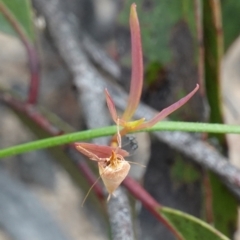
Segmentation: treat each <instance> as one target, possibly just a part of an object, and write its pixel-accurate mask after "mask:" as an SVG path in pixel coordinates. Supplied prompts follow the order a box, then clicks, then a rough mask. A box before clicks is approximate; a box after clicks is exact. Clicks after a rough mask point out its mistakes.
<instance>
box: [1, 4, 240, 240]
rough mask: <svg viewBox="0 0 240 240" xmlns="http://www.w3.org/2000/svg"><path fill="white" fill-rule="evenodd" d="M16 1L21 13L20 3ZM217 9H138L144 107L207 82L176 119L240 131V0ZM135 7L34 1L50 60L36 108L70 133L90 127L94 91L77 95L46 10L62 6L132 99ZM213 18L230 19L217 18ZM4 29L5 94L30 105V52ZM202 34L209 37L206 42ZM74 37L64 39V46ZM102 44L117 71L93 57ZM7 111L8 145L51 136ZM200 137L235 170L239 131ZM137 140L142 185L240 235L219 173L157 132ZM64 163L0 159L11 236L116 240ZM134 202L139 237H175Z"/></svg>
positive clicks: (43, 58)
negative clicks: (88, 107) (87, 107)
mask: <svg viewBox="0 0 240 240" xmlns="http://www.w3.org/2000/svg"><path fill="white" fill-rule="evenodd" d="M14 1H15V2H16V4H20V5H19V6H20V8H21V2H22V0H14ZM14 1H11V2H13V3H14ZM207 2H208V1H204V0H202V1H201V0H196V1H189V0H180V1H179V0H136V1H135V3H136V4H137V12H138V16H139V21H140V26H141V34H142V44H143V54H144V89H143V94H142V101H143V102H144V103H145V104H147V105H149V106H151V107H152V108H154V109H156V110H158V111H159V110H162V109H163V108H165V107H167V106H169V105H170V104H172V103H173V102H175V101H177V100H178V99H180V98H181V97H182V96H184V95H186V94H187V93H188V92H190V91H191V90H192V89H193V88H194V86H195V85H196V83H197V82H200V84H201V90H200V91H199V92H198V93H197V94H196V96H194V98H192V99H191V101H190V102H189V103H187V104H186V105H185V106H184V107H182V108H181V109H179V110H178V111H177V112H176V113H173V114H172V115H171V116H170V119H171V120H176V121H191V122H212V123H214V122H215V123H222V122H225V123H228V124H239V123H240V108H239V103H240V71H239V69H240V38H239V34H240V24H239V17H238V16H239V12H240V2H238V1H227V0H221V1H209V3H210V2H213V3H212V5H211V3H210V4H208V3H207ZM131 3H132V1H127V0H117V1H116V0H115V1H113V0H69V1H63V0H51V1H44V0H34V1H33V2H31V3H30V4H31V5H32V12H33V16H34V17H33V19H34V31H35V40H34V42H35V44H36V45H35V46H36V49H37V52H38V54H39V59H40V78H41V81H40V87H39V100H38V104H39V105H40V106H41V107H42V108H45V109H48V110H49V111H50V112H51V113H54V114H56V115H57V116H58V117H59V118H60V119H62V120H63V121H64V122H65V125H64V128H65V129H68V130H69V131H74V129H78V130H81V129H82V130H83V129H86V128H88V127H89V124H88V122H87V121H86V117H85V112H84V107H83V106H82V105H83V104H84V103H83V102H81V103H80V102H79V95H81V94H82V95H84V91H85V89H82V92H80V91H79V89H78V87H77V84H76V81H74V75H73V70H72V69H71V67H70V68H69V65H68V64H66V59H64V58H63V57H62V53H60V50H59V43H58V42H57V40H56V39H57V38H55V37H53V36H55V35H57V34H56V33H55V32H53V30H52V28H51V27H50V28H49V26H48V25H49V21H48V19H46V18H45V12H44V11H45V10H44V9H47V8H48V7H45V8H44V7H41V6H42V5H45V6H47V5H48V4H49V12H51V10H52V6H54V4H58V5H59V8H60V9H64V11H65V14H66V22H68V24H69V26H72V27H73V28H74V31H75V33H76V39H77V41H79V44H80V47H81V48H83V49H84V52H85V54H86V56H87V57H88V61H89V62H90V63H91V65H92V66H94V68H95V69H96V71H97V72H99V74H101V76H102V77H103V78H106V79H108V81H111V82H114V83H115V84H118V85H120V86H121V87H122V88H124V89H125V90H126V91H127V92H128V91H129V84H130V79H131V45H130V32H129V9H130V5H131ZM198 14H200V15H198ZM216 15H218V16H217V17H216ZM214 17H216V19H218V20H219V19H220V22H218V21H217V20H216V21H215V20H213V19H214ZM218 17H219V18H218ZM1 21H3V17H2V16H1V18H0V25H2V27H3V26H4V22H2V23H1ZM218 24H219V25H218ZM0 30H1V33H0V79H1V80H0V88H1V89H7V90H11V91H14V92H15V93H17V94H18V95H19V96H21V97H23V98H26V96H27V94H28V86H29V80H28V79H29V68H28V59H27V55H26V51H25V48H24V46H23V44H22V43H21V41H20V40H19V39H18V38H17V37H16V36H13V35H9V34H7V33H6V31H4V29H1V28H0ZM201 30H202V35H204V37H201ZM56 31H57V29H56ZM62 37H63V38H64V36H62ZM68 37H69V36H65V38H66V39H67V38H68ZM88 39H90V40H91V41H90V40H88ZM66 41H67V40H66ZM69 41H70V40H69ZM91 43H93V44H94V48H93V47H92V46H91V45H90V44H91ZM95 48H96V49H98V50H99V51H100V52H101V53H102V52H104V54H106V56H107V58H109V59H110V62H111V64H112V65H111V64H108V63H107V64H106V67H104V66H103V65H104V64H102V62H105V59H103V60H102V61H101V59H99V58H97V57H96V56H95V55H94V53H95V54H97V53H98V51H97V50H96V49H95ZM204 53H205V54H204ZM94 56H95V58H94ZM69 61H70V60H69ZM105 63H106V62H105ZM92 88H94V86H92ZM80 98H81V97H80ZM216 101H217V102H216ZM216 109H218V110H219V111H218V110H216ZM215 110H216V111H215ZM0 113H1V114H0V148H1V149H2V148H5V147H8V146H13V145H17V144H20V143H24V142H29V141H31V140H35V139H38V138H39V137H40V136H44V135H43V133H42V132H41V130H40V129H38V128H36V126H34V124H31V123H29V122H28V121H27V120H26V119H24V116H17V115H16V114H15V113H13V112H12V110H11V109H10V108H9V107H7V106H6V105H5V104H3V103H2V102H0ZM106 125H107V124H106ZM58 127H59V126H58ZM194 135H195V137H196V138H199V139H202V140H206V141H208V142H209V143H210V144H211V145H212V146H213V147H215V148H216V149H218V151H219V152H221V153H222V154H224V155H225V156H228V158H229V160H230V161H231V162H232V163H233V164H234V165H235V166H237V167H239V166H240V160H239V156H240V147H239V144H240V137H239V136H238V135H228V136H217V137H216V136H215V135H206V134H194ZM135 137H136V141H137V142H138V146H139V148H138V150H137V151H135V152H134V153H133V154H132V156H131V159H132V161H136V162H140V163H142V164H144V165H146V166H147V167H146V169H142V168H139V167H135V166H134V167H132V170H131V173H130V175H131V176H132V177H134V178H135V179H136V180H138V181H139V182H140V183H141V184H142V185H143V186H144V187H145V189H146V190H147V191H148V192H149V193H150V194H151V195H152V196H153V197H154V198H155V199H156V200H157V201H159V202H160V203H161V204H163V205H165V206H168V207H172V208H175V209H179V210H182V211H184V212H187V213H189V214H191V215H194V216H196V217H199V218H202V219H204V220H205V221H207V222H209V223H213V222H214V220H215V221H216V222H215V226H216V227H217V228H218V229H219V230H220V231H221V232H223V233H224V234H226V235H227V236H229V237H230V238H232V239H233V238H235V239H240V238H238V228H237V217H238V216H237V199H236V198H235V197H234V196H233V195H232V194H231V193H230V192H229V190H228V189H227V188H226V187H225V186H224V185H223V184H222V183H221V182H220V181H219V180H218V178H216V176H212V173H209V172H208V171H206V170H205V169H204V168H203V167H202V166H200V165H197V164H196V163H194V161H192V160H191V159H189V158H187V157H186V156H184V155H183V154H182V153H180V152H178V151H176V150H174V149H173V148H171V147H170V146H168V145H167V144H166V143H163V142H160V141H159V140H158V139H157V138H156V137H155V136H152V135H149V134H148V133H141V134H139V135H136V136H135ZM62 158H63V159H64V158H65V156H63V155H62V154H61V152H60V151H59V149H54V150H53V151H47V150H41V151H35V152H30V153H25V154H22V155H18V156H15V157H11V158H7V159H4V161H1V168H0V172H1V173H0V239H1V240H10V239H11V240H30V239H31V240H38V239H39V240H40V239H41V240H45V239H46V240H47V239H49V240H50V239H69V240H70V239H71V240H76V239H89V240H94V239H98V240H99V239H108V238H109V229H108V226H107V223H106V220H105V218H106V216H104V217H103V215H101V213H100V212H98V211H97V207H96V206H95V202H94V201H92V198H94V194H92V197H90V199H89V201H88V200H87V201H86V203H85V206H84V207H83V208H82V207H81V202H82V200H83V198H84V196H85V193H84V192H82V190H81V188H79V186H78V185H77V184H76V182H75V181H74V180H73V179H74V178H75V177H74V176H72V175H73V174H74V173H73V172H69V171H68V168H67V167H66V166H65V165H64V164H60V163H61V162H64V161H65V162H66V161H68V160H66V159H65V160H59V159H62ZM84 184H85V183H84ZM85 185H86V186H88V184H85ZM86 186H85V187H86ZM88 187H89V186H88ZM209 191H210V192H211V194H210V195H211V197H210V199H209V195H208V193H209ZM132 206H133V209H134V212H135V215H134V224H135V229H136V230H135V231H136V239H140V240H155V239H165V240H168V239H174V237H173V236H172V235H171V234H170V233H169V232H168V231H167V230H166V229H165V228H164V227H163V226H162V225H161V224H160V223H159V222H158V221H157V220H156V219H155V218H154V217H153V216H152V215H151V214H150V213H149V212H148V211H147V210H145V209H144V208H142V206H141V204H140V203H138V202H134V201H133V202H132ZM160 236H161V237H160Z"/></svg>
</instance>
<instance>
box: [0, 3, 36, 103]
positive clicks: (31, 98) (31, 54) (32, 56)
mask: <svg viewBox="0 0 240 240" xmlns="http://www.w3.org/2000/svg"><path fill="white" fill-rule="evenodd" d="M0 12H1V13H2V14H3V16H4V17H5V18H6V19H7V21H8V22H9V23H10V24H11V25H12V27H13V29H14V30H15V31H16V33H17V34H18V36H19V38H20V40H21V41H22V43H23V45H24V47H25V49H26V51H27V56H28V62H29V70H30V75H31V77H30V84H29V92H28V98H27V103H30V104H35V103H36V102H37V98H38V87H39V61H38V56H37V52H36V50H35V48H34V46H33V45H32V43H31V42H30V40H29V39H28V37H27V35H26V33H25V31H24V29H23V28H22V26H21V25H20V24H19V23H18V21H17V19H16V18H15V17H14V15H13V14H12V13H11V12H10V11H9V10H8V8H7V7H6V6H5V4H4V3H3V2H0Z"/></svg>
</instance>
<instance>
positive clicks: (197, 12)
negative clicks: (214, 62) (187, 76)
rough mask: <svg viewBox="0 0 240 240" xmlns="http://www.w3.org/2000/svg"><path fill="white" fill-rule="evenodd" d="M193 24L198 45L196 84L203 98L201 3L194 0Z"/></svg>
mask: <svg viewBox="0 0 240 240" xmlns="http://www.w3.org/2000/svg"><path fill="white" fill-rule="evenodd" d="M194 11H195V22H196V28H197V43H198V83H199V85H200V93H201V95H202V97H205V83H204V43H203V22H202V21H203V19H202V1H201V0H194Z"/></svg>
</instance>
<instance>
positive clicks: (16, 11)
mask: <svg viewBox="0 0 240 240" xmlns="http://www.w3.org/2000/svg"><path fill="white" fill-rule="evenodd" d="M0 4H3V5H4V7H6V9H7V11H8V12H9V13H10V14H11V16H12V17H13V18H14V19H15V20H16V23H17V24H18V25H19V26H20V28H21V29H22V30H23V32H24V34H25V35H26V36H27V38H28V39H29V40H31V41H33V39H34V31H33V17H32V9H31V4H30V1H29V0H0ZM0 31H2V32H5V33H7V34H11V35H14V36H17V37H18V34H17V33H16V31H15V30H14V29H13V27H12V25H11V24H10V23H9V21H8V20H7V19H6V18H5V17H4V16H3V15H2V14H0Z"/></svg>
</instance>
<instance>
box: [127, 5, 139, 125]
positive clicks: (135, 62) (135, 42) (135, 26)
mask: <svg viewBox="0 0 240 240" xmlns="http://www.w3.org/2000/svg"><path fill="white" fill-rule="evenodd" d="M130 29H131V45H132V77H131V86H130V94H129V98H128V103H127V107H126V110H125V112H124V113H123V117H122V119H124V120H126V121H128V120H130V119H131V117H132V116H133V114H134V112H135V110H136V108H137V106H138V104H139V101H140V96H141V92H142V85H143V57H142V43H141V33H140V27H139V21H138V16H137V11H136V4H135V3H133V4H132V5H131V12H130Z"/></svg>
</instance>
